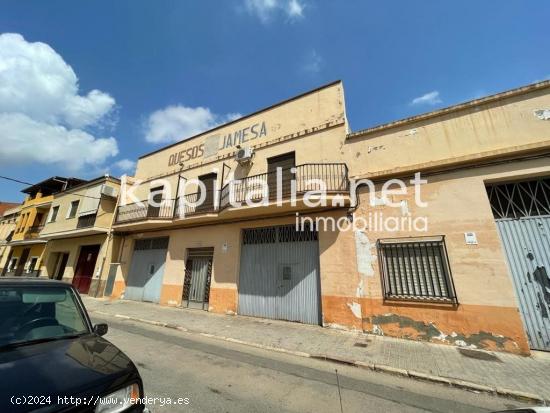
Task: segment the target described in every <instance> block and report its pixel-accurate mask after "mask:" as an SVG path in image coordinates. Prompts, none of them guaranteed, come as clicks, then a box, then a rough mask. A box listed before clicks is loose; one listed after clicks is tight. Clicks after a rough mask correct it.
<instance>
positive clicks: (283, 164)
mask: <svg viewBox="0 0 550 413" xmlns="http://www.w3.org/2000/svg"><path fill="white" fill-rule="evenodd" d="M295 166H296V159H295V155H294V152H290V153H285V154H283V155H279V156H275V157H273V158H269V159H268V160H267V172H268V178H267V184H268V186H269V198H270V199H275V198H277V168H281V172H282V181H281V184H282V188H281V193H282V196H283V198H287V197H288V196H289V195H290V183H291V181H292V180H293V179H294V173H292V171H291V169H292V168H294V167H295Z"/></svg>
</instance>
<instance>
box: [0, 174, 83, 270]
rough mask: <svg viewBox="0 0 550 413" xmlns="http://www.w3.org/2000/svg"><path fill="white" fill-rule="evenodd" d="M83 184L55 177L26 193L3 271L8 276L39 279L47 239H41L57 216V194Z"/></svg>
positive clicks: (79, 181)
mask: <svg viewBox="0 0 550 413" xmlns="http://www.w3.org/2000/svg"><path fill="white" fill-rule="evenodd" d="M81 182H83V181H82V180H80V179H76V178H63V177H59V176H54V177H51V178H49V179H46V180H44V181H42V182H40V183H38V184H35V185H32V186H30V187H28V188H25V189H23V190H22V191H21V192H23V193H24V194H25V195H26V198H25V200H24V201H23V203H22V204H21V207H20V212H19V217H18V219H17V221H16V225H15V230H14V233H13V235H12V237H11V240H10V241H9V244H8V245H9V247H10V250H9V253H8V257H7V260H6V263H5V266H4V268H3V270H2V272H3V275H6V276H21V275H26V276H38V275H39V272H40V266H41V263H42V254H43V252H44V247H45V246H46V242H47V240H46V239H43V238H41V237H40V231H42V229H43V228H44V224H45V223H46V222H47V221H49V220H50V219H51V217H52V216H54V215H56V214H57V211H56V210H55V209H54V210H50V207H51V203H52V200H53V194H54V193H56V192H60V191H64V190H65V189H68V188H70V187H71V186H73V185H77V184H79V183H81Z"/></svg>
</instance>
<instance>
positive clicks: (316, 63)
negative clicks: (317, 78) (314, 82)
mask: <svg viewBox="0 0 550 413" xmlns="http://www.w3.org/2000/svg"><path fill="white" fill-rule="evenodd" d="M322 65H323V58H322V57H321V56H320V55H319V53H317V51H316V50H311V51H310V52H309V53H307V54H306V56H305V58H304V62H303V64H302V70H303V71H304V72H307V73H309V74H313V73H319V72H320V71H321V67H322Z"/></svg>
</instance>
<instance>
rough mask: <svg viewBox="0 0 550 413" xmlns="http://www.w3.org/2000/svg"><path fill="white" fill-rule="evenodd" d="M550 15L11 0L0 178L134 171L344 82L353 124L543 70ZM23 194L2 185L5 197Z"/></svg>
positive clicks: (268, 0) (1, 62)
mask: <svg viewBox="0 0 550 413" xmlns="http://www.w3.org/2000/svg"><path fill="white" fill-rule="evenodd" d="M549 17H550V3H549V2H546V1H519V0H518V1H514V0H507V1H498V2H497V1H483V2H480V1H461V2H443V1H429V0H423V1H420V0H419V1H411V0H408V1H391V2H374V1H345V2H344V1H342V2H340V1H312V0H234V1H207V0H201V1H169V0H164V1H141V0H117V1H112V0H107V1H102V0H96V1H89V2H75V1H69V0H67V1H61V0H52V1H47V2H45V1H38V0H36V1H25V2H22V1H20V0H16V1H6V0H4V1H2V12H1V13H0V33H3V34H2V35H0V175H7V176H10V177H14V178H18V179H21V180H23V181H27V182H37V181H39V180H41V179H44V178H46V177H48V176H51V175H71V176H78V177H82V178H93V177H95V176H97V175H100V174H102V173H104V172H105V171H109V172H110V173H112V174H113V175H120V174H122V173H124V172H125V171H129V172H131V169H132V162H131V161H135V160H136V159H137V157H138V156H139V155H141V154H144V153H147V152H150V151H152V150H154V149H156V148H159V147H161V146H164V145H166V144H168V143H171V142H173V141H174V140H175V139H182V138H184V137H185V135H188V134H192V133H195V132H198V131H200V130H201V129H204V128H208V127H211V126H214V125H215V124H217V123H220V122H223V121H226V120H228V119H232V118H234V117H236V116H238V115H239V114H247V113H249V112H252V111H255V110H258V109H260V108H262V107H265V106H268V105H271V104H273V103H276V102H277V101H280V100H283V99H286V98H289V97H291V96H293V95H296V94H299V93H302V92H304V91H307V90H309V89H312V88H315V87H317V86H319V85H322V84H324V83H328V82H330V81H332V80H336V79H342V80H343V81H344V87H345V93H346V106H347V113H348V118H349V121H350V125H351V128H352V130H359V129H363V128H366V127H369V126H373V125H375V124H379V123H383V122H387V121H391V120H395V119H399V118H403V117H406V116H410V115H414V114H418V113H422V112H426V111H430V110H434V109H437V108H439V107H444V106H448V105H451V104H455V103H458V102H461V101H465V100H470V99H473V98H476V97H480V96H483V95H486V94H491V93H495V92H499V91H503V90H506V89H510V88H513V87H517V86H520V85H524V84H528V83H532V82H535V81H538V80H543V79H545V78H549V77H550V53H548V39H549V38H550V24H548V19H549ZM6 33H16V34H19V35H20V36H15V35H6ZM21 36H22V37H21ZM36 42H41V43H43V44H45V45H47V46H45V45H40V46H39V44H38V43H36ZM42 46H43V47H42ZM6 65H7V67H8V69H6ZM10 65H11V66H10ZM71 73H72V74H71ZM6 84H7V87H5V86H6ZM2 90H3V91H4V92H2ZM6 91H7V92H6ZM92 91H95V92H92ZM2 93H4V94H2ZM20 189H22V186H21V185H18V184H13V183H8V182H6V181H2V180H0V200H3V201H20V200H21V198H22V194H20V193H19V190H20Z"/></svg>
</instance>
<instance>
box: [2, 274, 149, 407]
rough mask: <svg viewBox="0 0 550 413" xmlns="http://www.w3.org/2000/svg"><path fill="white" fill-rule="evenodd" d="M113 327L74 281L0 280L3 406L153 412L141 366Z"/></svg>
mask: <svg viewBox="0 0 550 413" xmlns="http://www.w3.org/2000/svg"><path fill="white" fill-rule="evenodd" d="M105 333H107V324H96V325H95V326H92V323H91V321H90V317H89V316H88V313H87V312H86V309H85V308H84V305H83V304H82V300H81V299H80V296H79V295H78V292H77V291H76V290H75V289H74V288H73V287H72V286H71V285H69V284H66V283H63V282H61V281H54V280H47V279H36V278H35V279H32V278H31V279H29V278H0V377H1V378H0V381H1V385H0V412H28V411H40V412H58V411H63V412H65V411H79V412H81V411H85V412H97V413H115V412H143V411H145V407H144V405H143V404H142V398H143V383H142V380H141V377H140V375H139V372H138V370H137V368H136V366H135V365H134V363H133V362H132V361H131V360H130V359H129V358H128V357H127V356H126V355H125V354H124V353H123V352H122V351H121V350H120V349H118V348H117V347H116V346H115V345H113V344H111V343H110V342H109V341H107V340H105V339H104V338H103V337H102V336H103V335H105ZM140 399H141V400H140Z"/></svg>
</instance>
